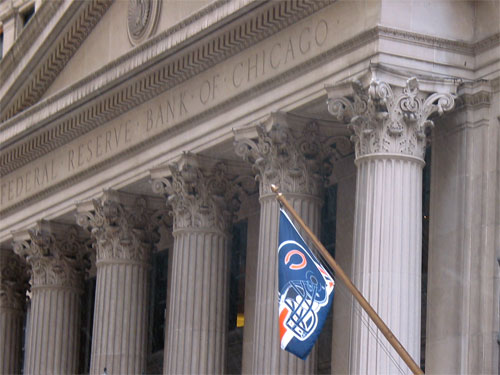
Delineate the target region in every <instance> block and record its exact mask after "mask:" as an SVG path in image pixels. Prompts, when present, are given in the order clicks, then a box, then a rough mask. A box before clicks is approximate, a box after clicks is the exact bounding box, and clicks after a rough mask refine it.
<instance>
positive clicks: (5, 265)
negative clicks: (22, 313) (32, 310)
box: [0, 249, 28, 310]
mask: <svg viewBox="0 0 500 375" xmlns="http://www.w3.org/2000/svg"><path fill="white" fill-rule="evenodd" d="M27 287H28V274H27V269H26V265H25V264H24V263H23V262H22V260H21V259H20V258H19V257H18V256H16V255H15V254H14V253H13V252H12V251H10V250H8V249H0V308H10V309H15V310H22V309H23V308H24V301H25V299H26V289H27Z"/></svg>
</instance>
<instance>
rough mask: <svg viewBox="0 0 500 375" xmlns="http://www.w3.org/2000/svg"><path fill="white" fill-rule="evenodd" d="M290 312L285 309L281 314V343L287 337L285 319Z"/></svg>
mask: <svg viewBox="0 0 500 375" xmlns="http://www.w3.org/2000/svg"><path fill="white" fill-rule="evenodd" d="M288 311H289V310H288V309H287V308H286V307H285V308H283V310H282V311H281V314H280V341H281V340H283V336H285V333H286V328H285V318H286V316H287V315H288Z"/></svg>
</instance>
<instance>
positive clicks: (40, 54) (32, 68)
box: [0, 0, 111, 121]
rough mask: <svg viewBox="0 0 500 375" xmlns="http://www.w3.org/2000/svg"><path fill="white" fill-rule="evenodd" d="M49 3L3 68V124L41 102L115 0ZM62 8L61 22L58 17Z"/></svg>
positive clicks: (0, 91) (0, 68)
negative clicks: (42, 97)
mask: <svg viewBox="0 0 500 375" xmlns="http://www.w3.org/2000/svg"><path fill="white" fill-rule="evenodd" d="M45 3H50V5H47V4H45ZM45 3H44V5H43V6H42V8H41V9H40V11H39V12H36V13H35V16H34V17H33V20H31V21H30V22H29V24H28V26H27V27H26V29H25V30H23V33H22V34H21V36H20V37H19V39H18V40H16V43H15V44H14V46H13V48H12V49H11V50H10V51H9V53H8V54H7V56H6V57H5V61H6V63H2V64H1V65H0V72H1V76H2V77H3V78H2V81H1V85H0V108H1V112H0V113H1V118H0V120H1V121H5V120H7V119H9V118H11V117H13V116H15V115H16V114H17V113H19V112H21V111H23V110H24V109H26V108H27V107H29V106H31V105H33V104H34V103H36V102H37V101H38V100H39V99H40V98H41V96H42V95H43V93H44V92H45V91H46V90H47V88H48V87H49V86H50V85H51V84H52V82H53V81H54V79H55V78H56V77H57V75H58V74H59V72H60V71H61V70H62V69H63V68H64V66H65V65H66V63H67V61H69V59H70V58H71V56H72V55H73V54H74V53H75V52H76V50H77V49H78V48H79V47H80V45H81V43H82V42H83V41H84V40H85V38H86V37H87V35H88V34H89V33H90V31H91V30H92V29H93V27H94V26H95V24H96V23H97V22H98V21H99V19H100V18H101V17H102V15H103V14H104V13H105V12H106V10H107V9H108V8H109V6H110V5H111V0H92V1H82V2H80V1H76V2H68V1H66V2H64V1H55V2H54V4H52V1H48V2H45ZM59 8H60V9H61V11H60V12H59V13H62V14H61V15H60V16H59V17H60V18H58V17H56V13H57V12H58V10H59ZM46 9H48V10H47V11H45V10H46ZM51 18H52V19H51ZM46 24H49V25H50V26H46ZM46 29H47V30H46ZM38 37H40V40H38V39H37V38H38ZM33 44H34V45H36V48H37V49H36V50H34V49H33V48H32V45H33ZM2 62H3V59H2Z"/></svg>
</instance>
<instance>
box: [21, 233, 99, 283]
mask: <svg viewBox="0 0 500 375" xmlns="http://www.w3.org/2000/svg"><path fill="white" fill-rule="evenodd" d="M28 233H29V239H26V240H20V241H16V242H15V243H14V251H15V252H16V254H18V255H19V256H21V257H23V258H24V259H25V260H26V262H27V263H28V264H29V266H30V268H29V273H30V274H31V279H30V283H31V285H32V287H39V286H63V287H71V288H77V289H81V288H82V287H83V284H82V283H83V277H84V273H85V271H86V270H87V269H88V268H89V267H90V253H89V251H88V248H87V246H86V244H85V241H82V240H81V239H80V238H79V237H78V231H77V228H76V227H74V226H67V228H66V230H65V231H64V233H58V232H56V231H51V230H50V228H46V227H45V226H43V225H39V226H38V227H37V228H35V229H31V230H29V231H28Z"/></svg>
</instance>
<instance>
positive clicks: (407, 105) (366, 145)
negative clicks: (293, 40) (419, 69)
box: [328, 77, 454, 160]
mask: <svg viewBox="0 0 500 375" xmlns="http://www.w3.org/2000/svg"><path fill="white" fill-rule="evenodd" d="M352 93H353V94H352V96H351V97H341V98H330V99H328V110H329V112H330V113H331V114H332V115H333V116H334V117H335V118H336V119H337V120H339V121H342V122H347V123H349V125H350V127H351V129H352V130H353V133H354V134H353V136H352V137H351V139H352V141H353V142H354V145H355V150H356V157H357V158H359V157H361V156H365V155H370V154H380V153H387V154H403V155H408V156H414V157H416V158H419V159H422V160H423V157H424V153H425V146H426V130H427V129H428V128H431V127H432V126H433V125H434V123H433V121H432V119H431V117H432V116H433V115H434V114H437V115H442V114H443V113H444V112H448V111H450V110H452V109H453V107H454V98H453V96H452V95H451V94H448V93H435V94H431V95H429V96H426V95H425V94H424V93H423V92H421V91H420V90H419V85H418V80H417V79H416V78H415V77H412V78H410V79H408V80H407V82H406V86H405V87H403V88H397V89H395V91H394V90H393V88H392V87H391V86H390V85H389V84H388V83H386V82H380V81H377V80H372V81H371V83H370V85H369V87H368V88H367V89H364V88H363V87H362V85H361V83H359V82H357V81H354V82H352Z"/></svg>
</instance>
